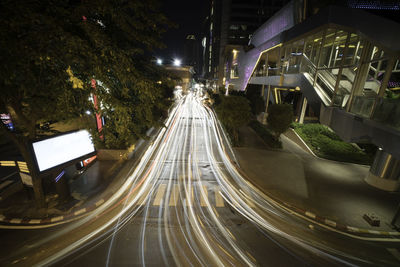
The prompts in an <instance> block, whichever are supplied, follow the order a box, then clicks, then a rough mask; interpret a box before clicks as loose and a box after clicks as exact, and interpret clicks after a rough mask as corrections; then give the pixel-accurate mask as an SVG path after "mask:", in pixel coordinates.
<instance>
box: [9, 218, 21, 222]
mask: <svg viewBox="0 0 400 267" xmlns="http://www.w3.org/2000/svg"><path fill="white" fill-rule="evenodd" d="M21 222H22V219H19V218H14V219H11V220H10V223H21Z"/></svg>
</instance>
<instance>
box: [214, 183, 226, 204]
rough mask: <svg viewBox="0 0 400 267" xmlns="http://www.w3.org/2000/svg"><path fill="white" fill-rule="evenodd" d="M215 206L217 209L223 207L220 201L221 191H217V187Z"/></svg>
mask: <svg viewBox="0 0 400 267" xmlns="http://www.w3.org/2000/svg"><path fill="white" fill-rule="evenodd" d="M215 206H216V207H217V208H222V207H224V206H225V205H224V200H223V199H222V196H221V190H220V189H219V186H217V187H216V190H215Z"/></svg>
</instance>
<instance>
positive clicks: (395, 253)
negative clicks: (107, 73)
mask: <svg viewBox="0 0 400 267" xmlns="http://www.w3.org/2000/svg"><path fill="white" fill-rule="evenodd" d="M387 250H388V251H389V252H390V253H391V254H392V255H393V256H394V257H395V258H396V259H397V260H398V261H400V252H399V251H398V250H397V249H396V248H387Z"/></svg>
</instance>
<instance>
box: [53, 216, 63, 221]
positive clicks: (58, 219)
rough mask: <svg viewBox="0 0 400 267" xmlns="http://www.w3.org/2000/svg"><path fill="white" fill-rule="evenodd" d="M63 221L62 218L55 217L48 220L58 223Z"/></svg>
mask: <svg viewBox="0 0 400 267" xmlns="http://www.w3.org/2000/svg"><path fill="white" fill-rule="evenodd" d="M63 219H64V216H57V217H54V218H51V219H50V222H58V221H61V220H63Z"/></svg>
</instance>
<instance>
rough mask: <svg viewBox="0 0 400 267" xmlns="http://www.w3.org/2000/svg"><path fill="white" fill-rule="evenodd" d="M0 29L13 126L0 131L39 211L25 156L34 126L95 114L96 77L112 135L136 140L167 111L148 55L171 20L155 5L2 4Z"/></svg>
mask: <svg viewBox="0 0 400 267" xmlns="http://www.w3.org/2000/svg"><path fill="white" fill-rule="evenodd" d="M0 24H1V25H2V27H1V29H0V88H1V90H2V94H1V97H0V112H5V113H10V114H11V116H12V118H13V121H14V123H15V127H16V128H15V131H12V132H11V131H9V130H8V129H7V128H6V127H5V126H4V125H3V124H1V123H0V130H1V131H2V132H3V133H4V134H6V135H7V136H8V137H9V138H10V139H11V140H12V141H14V143H15V144H16V145H17V146H18V148H19V150H20V152H21V154H22V156H23V157H24V159H25V161H26V162H27V165H28V169H29V171H30V173H31V176H32V178H33V189H34V194H35V199H36V203H37V206H39V207H43V206H44V204H45V201H44V194H43V190H42V185H41V178H40V177H39V175H38V171H37V170H36V168H35V164H34V162H33V159H32V157H31V153H30V151H29V143H30V142H32V141H34V140H36V139H37V137H38V131H37V127H36V126H37V125H38V124H39V123H41V122H46V121H63V120H68V119H71V118H76V117H79V116H82V114H83V113H84V111H86V110H88V109H91V110H94V107H93V104H92V103H91V102H90V101H89V100H88V99H89V96H90V95H91V94H92V93H93V89H92V88H91V87H90V81H91V79H93V78H94V79H96V80H98V81H101V82H102V84H103V85H104V86H100V87H99V89H98V90H97V91H96V95H98V97H99V99H100V101H102V103H104V106H106V107H107V108H105V111H104V113H107V112H109V111H112V112H114V116H111V115H110V116H109V119H110V121H112V120H115V121H114V125H115V126H116V130H115V131H116V132H117V133H118V134H119V135H118V136H117V138H122V136H125V140H126V139H127V138H126V136H127V135H129V134H130V132H129V131H132V134H133V135H134V136H140V135H141V134H142V132H143V129H144V127H147V126H149V125H152V124H155V123H156V122H157V120H156V115H155V114H157V112H158V110H160V109H162V108H163V107H164V106H165V103H164V102H163V101H162V98H163V97H164V94H163V93H162V92H161V91H162V88H161V87H160V86H159V85H158V84H157V83H156V81H154V80H152V77H151V75H153V74H154V73H157V69H155V68H154V67H151V66H149V62H150V60H149V58H150V52H151V51H152V49H153V48H155V47H161V46H162V45H161V43H160V34H162V33H163V32H164V31H165V28H166V25H167V24H168V22H167V21H166V19H165V17H164V16H163V15H161V14H160V13H159V12H158V4H157V1H154V0H146V1H145V0H136V1H123V0H120V1H114V0H99V1H96V3H93V2H90V1H74V0H70V1H54V0H32V1H24V0H16V1H11V0H8V1H7V0H6V1H2V2H1V4H0ZM116 116H118V118H116ZM105 131H106V129H105ZM105 134H107V132H105ZM106 140H107V136H106Z"/></svg>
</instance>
